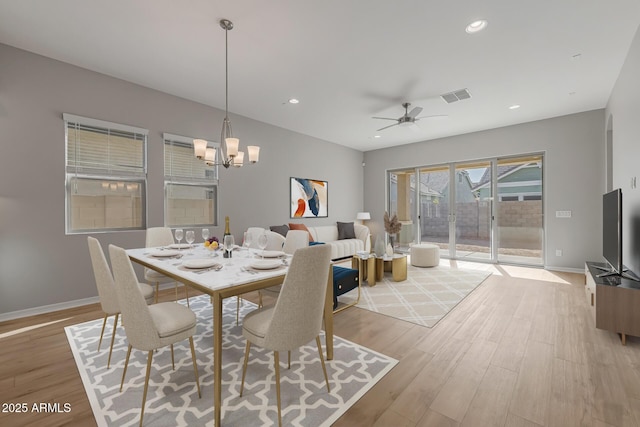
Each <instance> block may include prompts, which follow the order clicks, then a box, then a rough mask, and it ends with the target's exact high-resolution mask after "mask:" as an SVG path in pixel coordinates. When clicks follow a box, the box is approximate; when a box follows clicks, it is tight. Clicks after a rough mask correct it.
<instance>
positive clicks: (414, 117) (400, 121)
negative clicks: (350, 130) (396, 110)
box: [372, 102, 447, 131]
mask: <svg viewBox="0 0 640 427" xmlns="http://www.w3.org/2000/svg"><path fill="white" fill-rule="evenodd" d="M402 106H403V107H404V115H403V116H401V117H399V118H397V119H394V118H391V117H372V118H374V119H379V120H393V121H395V122H396V123H394V124H392V125H389V126H385V127H383V128H380V129H378V131H381V130H384V129H388V128H390V127H393V126H398V125H411V124H414V123H415V122H417V121H418V120H422V119H427V118H444V117H447V116H445V115H437V116H422V117H418V114H420V113H421V112H422V107H413V109H412V110H411V111H409V106H411V103H409V102H404V103H403V104H402Z"/></svg>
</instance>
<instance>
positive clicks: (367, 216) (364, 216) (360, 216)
mask: <svg viewBox="0 0 640 427" xmlns="http://www.w3.org/2000/svg"><path fill="white" fill-rule="evenodd" d="M356 219H358V220H360V221H363V220H368V219H371V214H370V213H369V212H358V213H357V214H356Z"/></svg>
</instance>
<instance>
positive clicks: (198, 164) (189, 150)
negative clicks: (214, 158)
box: [163, 133, 218, 184]
mask: <svg viewBox="0 0 640 427" xmlns="http://www.w3.org/2000/svg"><path fill="white" fill-rule="evenodd" d="M163 138H164V175H165V181H168V182H193V183H196V182H200V183H206V184H212V183H217V179H218V171H217V166H207V165H206V164H205V162H204V161H202V160H200V159H197V158H196V157H195V156H194V154H193V139H192V138H188V137H184V136H179V135H172V134H169V133H165V134H164V135H163ZM209 146H210V147H214V148H218V144H217V143H211V142H210V143H209Z"/></svg>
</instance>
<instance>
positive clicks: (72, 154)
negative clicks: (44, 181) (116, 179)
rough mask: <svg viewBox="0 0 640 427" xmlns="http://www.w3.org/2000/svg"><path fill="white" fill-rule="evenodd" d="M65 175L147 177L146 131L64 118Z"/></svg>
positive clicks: (113, 124)
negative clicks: (65, 142) (65, 139)
mask: <svg viewBox="0 0 640 427" xmlns="http://www.w3.org/2000/svg"><path fill="white" fill-rule="evenodd" d="M64 120H65V125H66V133H67V159H66V161H67V173H76V174H92V175H103V176H112V175H115V176H136V177H143V176H145V174H146V161H145V160H146V159H145V143H146V140H147V133H148V131H147V130H146V129H140V128H135V127H131V126H126V125H118V124H115V123H109V122H103V121H100V120H95V119H89V118H83V117H79V116H73V115H69V114H65V115H64Z"/></svg>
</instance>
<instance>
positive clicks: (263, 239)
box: [258, 233, 269, 259]
mask: <svg viewBox="0 0 640 427" xmlns="http://www.w3.org/2000/svg"><path fill="white" fill-rule="evenodd" d="M268 243H269V240H268V238H267V233H262V234H261V235H260V237H258V248H260V250H262V258H263V259H264V250H265V248H266V247H267V244H268Z"/></svg>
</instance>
